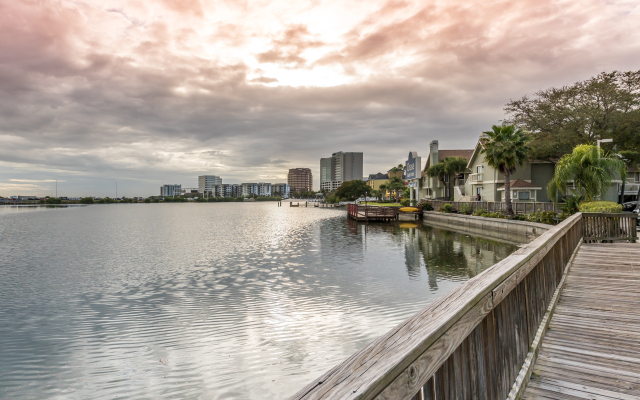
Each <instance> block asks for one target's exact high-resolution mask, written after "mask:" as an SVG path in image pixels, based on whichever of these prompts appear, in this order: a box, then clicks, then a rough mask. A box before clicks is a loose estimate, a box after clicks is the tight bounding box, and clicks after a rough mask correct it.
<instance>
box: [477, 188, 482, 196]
mask: <svg viewBox="0 0 640 400" xmlns="http://www.w3.org/2000/svg"><path fill="white" fill-rule="evenodd" d="M476 194H479V195H481V196H482V188H481V187H479V188H476Z"/></svg>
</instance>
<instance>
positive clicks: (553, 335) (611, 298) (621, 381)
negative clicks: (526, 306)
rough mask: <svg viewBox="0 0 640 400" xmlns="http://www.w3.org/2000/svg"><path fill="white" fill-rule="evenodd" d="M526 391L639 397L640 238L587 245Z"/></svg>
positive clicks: (530, 394) (533, 395) (531, 394)
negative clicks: (635, 240)
mask: <svg viewBox="0 0 640 400" xmlns="http://www.w3.org/2000/svg"><path fill="white" fill-rule="evenodd" d="M524 398H525V399H539V398H544V399H632V398H633V399H637V398H640V245H638V244H628V243H612V244H605V243H602V244H583V245H582V246H581V247H580V249H579V251H578V253H577V255H576V258H575V260H574V262H573V265H572V266H571V267H570V269H569V272H568V274H567V278H566V283H565V286H564V289H563V290H562V293H561V294H560V298H559V301H558V305H557V307H556V310H555V312H554V314H553V316H552V318H551V321H550V324H549V328H548V331H547V333H546V335H545V337H544V339H543V340H542V345H541V349H540V353H539V355H538V359H537V361H536V362H535V365H534V367H533V372H532V374H531V378H530V381H529V384H528V385H527V388H526V391H525V396H524Z"/></svg>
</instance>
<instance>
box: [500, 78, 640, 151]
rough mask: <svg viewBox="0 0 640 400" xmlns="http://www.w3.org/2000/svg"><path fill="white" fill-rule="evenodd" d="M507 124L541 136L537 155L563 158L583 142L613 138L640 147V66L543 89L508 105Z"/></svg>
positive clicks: (536, 142) (534, 148)
mask: <svg viewBox="0 0 640 400" xmlns="http://www.w3.org/2000/svg"><path fill="white" fill-rule="evenodd" d="M505 111H506V112H507V114H508V115H507V118H506V123H510V124H515V125H516V126H517V127H520V128H524V129H525V130H526V131H528V132H529V133H530V134H531V135H532V136H533V138H534V139H535V140H534V141H533V143H532V152H531V157H532V158H534V159H538V160H557V159H559V158H560V157H561V156H563V155H564V154H568V153H571V152H572V151H573V148H574V147H576V146H578V145H580V144H595V143H596V140H597V139H602V138H613V139H614V141H615V143H616V145H617V146H618V148H619V149H620V150H635V151H640V71H629V72H619V71H613V72H610V73H605V72H603V73H601V74H599V75H598V76H596V77H593V78H590V79H587V80H586V81H582V82H577V83H575V84H573V85H571V86H563V87H561V88H550V89H547V90H542V91H539V92H537V93H536V94H535V96H534V97H533V98H529V97H527V96H524V97H523V98H521V99H520V100H512V101H510V102H509V103H508V104H507V105H506V106H505Z"/></svg>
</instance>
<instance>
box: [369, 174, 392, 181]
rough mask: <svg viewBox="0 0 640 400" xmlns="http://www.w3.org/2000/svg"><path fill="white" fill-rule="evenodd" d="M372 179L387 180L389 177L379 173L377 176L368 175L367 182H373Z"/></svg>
mask: <svg viewBox="0 0 640 400" xmlns="http://www.w3.org/2000/svg"><path fill="white" fill-rule="evenodd" d="M374 179H389V175H388V174H383V173H381V172H378V173H377V174H369V180H374Z"/></svg>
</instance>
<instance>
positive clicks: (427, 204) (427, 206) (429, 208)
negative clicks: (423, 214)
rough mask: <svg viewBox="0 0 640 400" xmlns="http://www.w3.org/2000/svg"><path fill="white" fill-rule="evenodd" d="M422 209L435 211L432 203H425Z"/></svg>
mask: <svg viewBox="0 0 640 400" xmlns="http://www.w3.org/2000/svg"><path fill="white" fill-rule="evenodd" d="M422 210H423V211H433V206H432V205H431V203H425V204H424V205H423V206H422Z"/></svg>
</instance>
